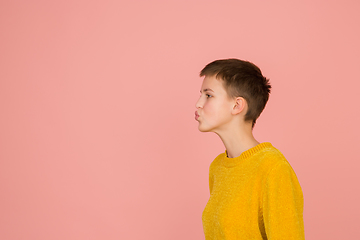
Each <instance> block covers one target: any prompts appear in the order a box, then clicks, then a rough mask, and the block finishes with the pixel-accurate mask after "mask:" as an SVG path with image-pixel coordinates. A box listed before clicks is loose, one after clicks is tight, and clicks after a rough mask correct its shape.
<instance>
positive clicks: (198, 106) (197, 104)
mask: <svg viewBox="0 0 360 240" xmlns="http://www.w3.org/2000/svg"><path fill="white" fill-rule="evenodd" d="M195 107H196V108H201V107H202V100H201V96H200V97H199V99H198V100H197V102H196V104H195Z"/></svg>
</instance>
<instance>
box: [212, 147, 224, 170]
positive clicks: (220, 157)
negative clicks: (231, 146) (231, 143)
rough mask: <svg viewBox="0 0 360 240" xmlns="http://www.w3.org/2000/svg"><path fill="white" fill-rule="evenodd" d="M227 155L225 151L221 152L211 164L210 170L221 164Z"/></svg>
mask: <svg viewBox="0 0 360 240" xmlns="http://www.w3.org/2000/svg"><path fill="white" fill-rule="evenodd" d="M224 157H225V152H223V153H220V154H219V155H218V156H217V157H216V158H215V159H214V160H213V161H212V162H211V164H210V172H211V171H212V170H213V169H215V168H217V167H218V166H220V165H221V159H223V158H224Z"/></svg>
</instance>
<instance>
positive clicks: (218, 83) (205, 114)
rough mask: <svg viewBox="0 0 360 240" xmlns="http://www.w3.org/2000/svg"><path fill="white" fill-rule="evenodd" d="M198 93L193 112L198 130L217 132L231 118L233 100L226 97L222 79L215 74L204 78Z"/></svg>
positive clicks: (224, 126) (223, 127)
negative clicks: (195, 109) (197, 123)
mask: <svg viewBox="0 0 360 240" xmlns="http://www.w3.org/2000/svg"><path fill="white" fill-rule="evenodd" d="M200 93H201V95H200V98H199V100H198V101H197V103H196V108H197V111H196V112H195V119H196V120H197V121H198V122H199V130H200V131H201V132H215V133H219V131H221V130H224V129H225V128H226V126H227V125H228V123H229V122H230V121H231V119H232V114H231V112H232V109H233V107H234V100H231V99H230V98H229V97H228V94H227V92H226V90H225V88H224V86H223V83H222V80H220V79H216V77H215V76H212V77H208V76H206V77H205V78H204V81H203V83H202V86H201V90H200Z"/></svg>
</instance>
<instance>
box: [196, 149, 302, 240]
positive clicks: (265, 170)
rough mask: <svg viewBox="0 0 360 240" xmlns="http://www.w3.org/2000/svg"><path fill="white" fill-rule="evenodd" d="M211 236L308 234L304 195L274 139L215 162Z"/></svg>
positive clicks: (206, 222) (276, 239) (274, 238)
mask: <svg viewBox="0 0 360 240" xmlns="http://www.w3.org/2000/svg"><path fill="white" fill-rule="evenodd" d="M209 182H210V183H209V185H210V199H209V201H208V203H207V205H206V207H205V209H204V212H203V215H202V220H203V227H204V233H205V239H206V240H210V239H214V240H215V239H216V240H225V239H226V240H235V239H236V240H241V239H244V240H256V239H268V240H280V239H284V240H285V239H286V240H291V239H297V240H298V239H305V236H304V223H303V203H304V200H303V195H302V191H301V187H300V184H299V182H298V179H297V177H296V175H295V172H294V170H293V169H292V168H291V166H290V164H289V163H288V162H287V160H286V159H285V157H284V156H283V155H282V154H281V152H280V151H279V150H277V149H276V148H274V147H273V146H272V145H271V143H261V144H259V145H257V146H256V147H253V148H251V149H249V150H247V151H245V152H243V153H242V154H241V155H240V156H239V157H236V158H228V157H227V153H226V151H225V153H222V154H220V155H219V156H217V157H216V158H215V160H214V161H213V162H212V163H211V165H210V174H209Z"/></svg>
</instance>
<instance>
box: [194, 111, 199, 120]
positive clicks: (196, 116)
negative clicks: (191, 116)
mask: <svg viewBox="0 0 360 240" xmlns="http://www.w3.org/2000/svg"><path fill="white" fill-rule="evenodd" d="M199 116H200V115H199V114H198V112H197V111H195V120H198V119H199Z"/></svg>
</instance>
